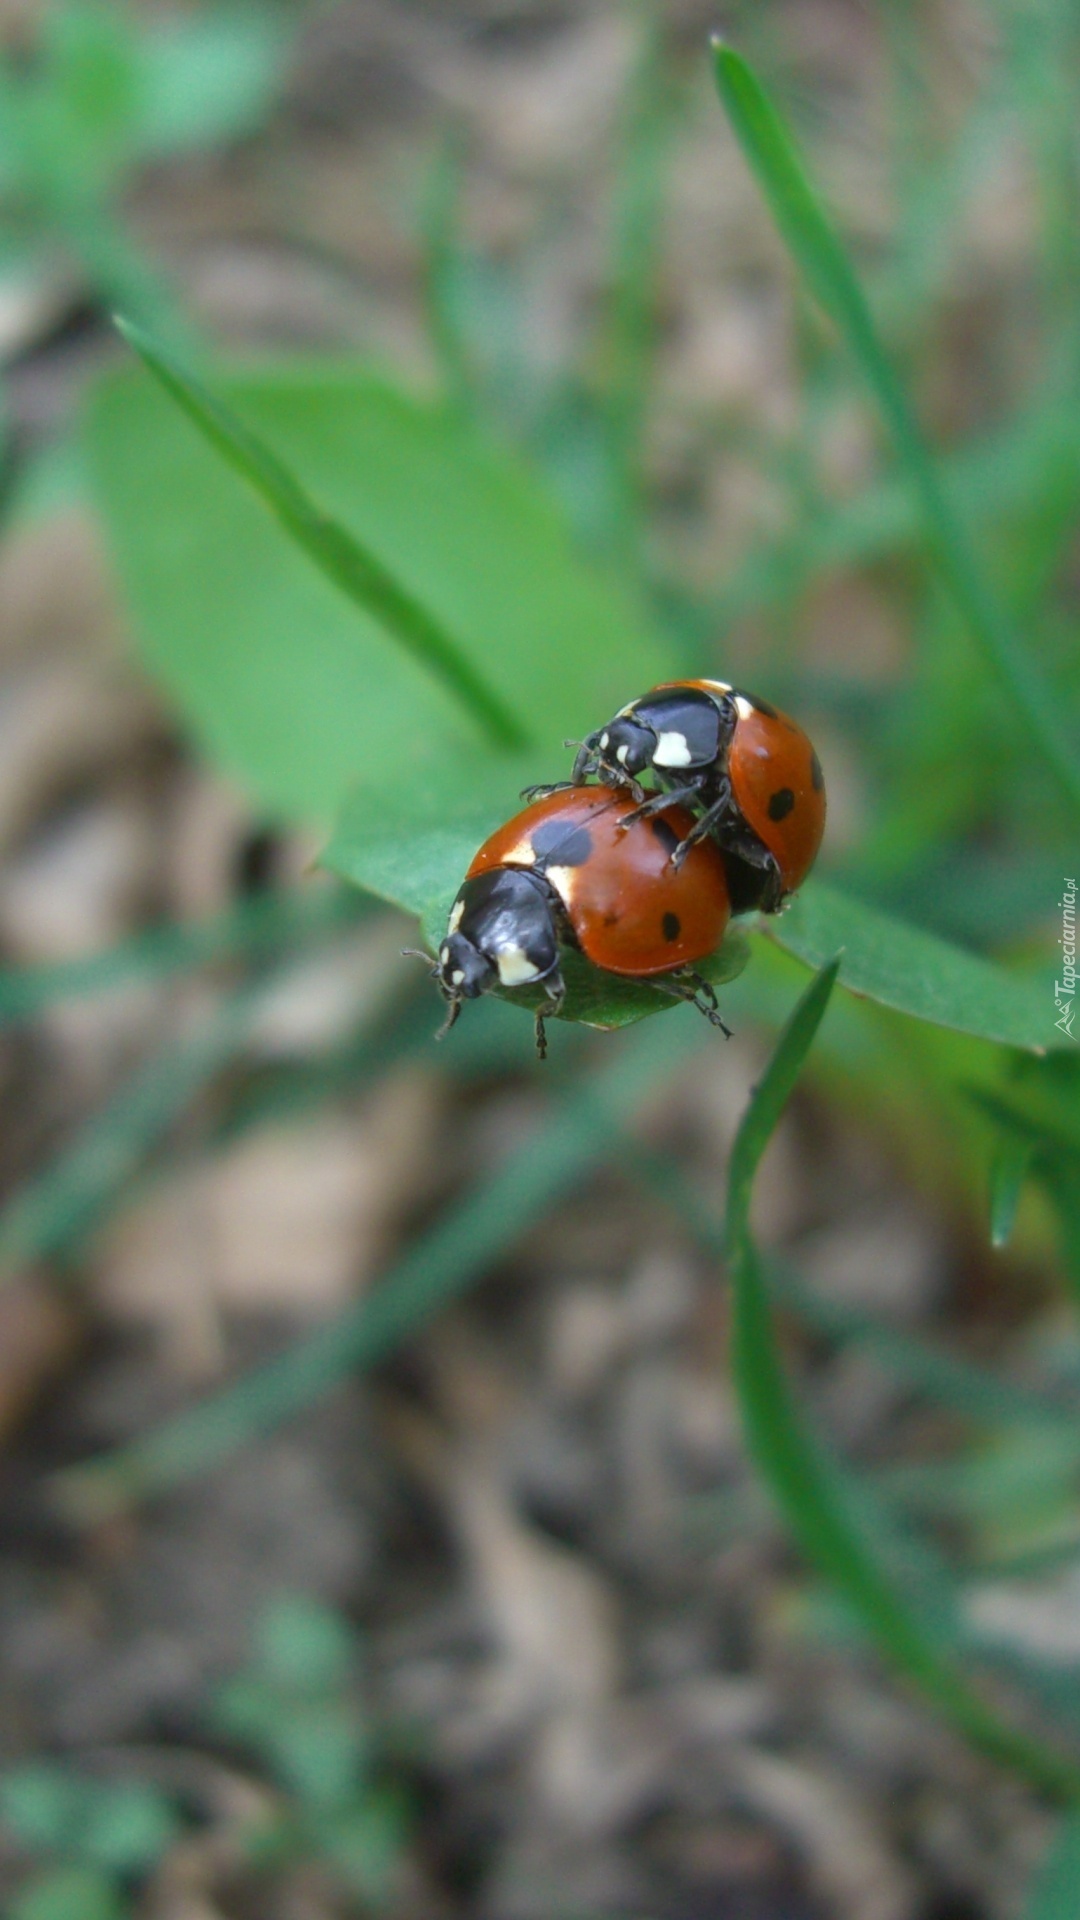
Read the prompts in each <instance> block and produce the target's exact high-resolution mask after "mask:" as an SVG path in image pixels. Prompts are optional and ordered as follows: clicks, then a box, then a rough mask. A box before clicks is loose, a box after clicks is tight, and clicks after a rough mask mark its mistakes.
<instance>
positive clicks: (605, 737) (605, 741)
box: [600, 733, 611, 748]
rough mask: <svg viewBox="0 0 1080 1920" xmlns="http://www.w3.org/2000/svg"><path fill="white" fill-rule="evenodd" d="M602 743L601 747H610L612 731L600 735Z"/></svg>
mask: <svg viewBox="0 0 1080 1920" xmlns="http://www.w3.org/2000/svg"><path fill="white" fill-rule="evenodd" d="M600 745H601V747H605V748H606V747H609V746H610V745H611V735H610V733H602V734H601V735H600Z"/></svg>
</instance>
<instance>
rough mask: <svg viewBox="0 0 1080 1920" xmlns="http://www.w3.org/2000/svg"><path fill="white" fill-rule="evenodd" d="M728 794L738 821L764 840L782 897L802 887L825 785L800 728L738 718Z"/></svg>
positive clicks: (820, 826)
mask: <svg viewBox="0 0 1080 1920" xmlns="http://www.w3.org/2000/svg"><path fill="white" fill-rule="evenodd" d="M728 776H729V778H730V780H731V791H732V793H733V794H734V796H735V800H736V803H737V805H738V807H739V811H740V813H741V814H742V816H743V819H744V820H745V821H746V822H747V824H748V825H749V826H751V827H753V829H754V832H755V833H756V834H757V836H758V838H759V839H761V840H764V842H765V845H766V846H767V847H768V849H769V852H770V853H771V854H772V855H773V857H774V859H775V861H776V864H777V866H778V867H779V869H780V878H781V881H782V882H783V887H784V892H785V893H792V892H793V891H794V889H795V888H796V887H798V886H801V885H802V882H803V881H804V880H805V878H806V876H807V874H808V873H809V871H810V869H811V867H812V866H813V864H814V861H815V860H816V858H817V851H818V848H819V847H820V845H821V836H822V834H823V833H824V831H825V782H824V780H823V779H822V774H821V765H820V762H819V760H818V757H817V754H816V753H815V752H814V749H813V747H812V746H811V744H810V742H809V740H808V739H807V737H806V735H805V733H804V732H803V730H802V728H801V727H797V726H796V725H795V722H794V721H793V720H789V719H788V718H787V715H786V714H783V713H772V714H768V713H760V712H759V711H758V710H757V708H754V710H753V711H752V712H751V713H749V714H748V715H747V716H746V718H745V719H743V718H741V717H740V720H739V724H738V726H737V727H736V729H735V736H734V739H733V740H732V742H731V748H730V751H729V753H728Z"/></svg>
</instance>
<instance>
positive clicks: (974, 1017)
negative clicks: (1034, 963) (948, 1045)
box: [759, 880, 1055, 1053]
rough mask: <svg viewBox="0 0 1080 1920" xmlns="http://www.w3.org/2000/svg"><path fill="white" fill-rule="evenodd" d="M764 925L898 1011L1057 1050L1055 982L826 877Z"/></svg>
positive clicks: (1034, 1048) (803, 955) (812, 963)
mask: <svg viewBox="0 0 1080 1920" xmlns="http://www.w3.org/2000/svg"><path fill="white" fill-rule="evenodd" d="M759 925H760V927H761V930H762V932H763V933H765V934H766V935H767V936H768V938H769V939H770V940H775V942H776V944H777V946H779V947H783V948H784V949H785V951H786V952H787V953H791V954H794V956H795V958H796V959H797V960H803V961H805V963H806V965H807V966H808V967H820V966H822V965H823V964H824V962H825V961H826V960H827V959H828V958H830V957H831V955H833V954H837V953H838V954H839V955H840V982H841V985H842V986H845V987H847V988H848V990H849V992H851V993H857V994H861V995H863V996H864V997H865V998H866V999H868V1000H876V1001H878V1002H879V1003H880V1004H881V1005H882V1006H884V1007H895V1008H896V1010H897V1012H898V1013H910V1014H911V1015H913V1017H914V1018H915V1019H916V1020H929V1021H931V1022H932V1023H933V1024H934V1025H935V1026H939V1027H953V1028H955V1029H956V1031H957V1032H959V1033H972V1034H977V1035H979V1036H980V1037H981V1038H982V1039H984V1040H997V1041H1000V1042H1001V1043H1002V1045H1004V1046H1009V1047H1020V1048H1023V1049H1024V1050H1025V1051H1027V1052H1029V1053H1042V1052H1044V1051H1045V1050H1046V1048H1048V1047H1052V1046H1053V1045H1054V1042H1055V1034H1054V1022H1053V1018H1052V1014H1053V1006H1054V1002H1053V996H1052V994H1051V993H1050V984H1049V979H1048V982H1047V987H1046V989H1045V990H1044V991H1039V990H1038V989H1037V988H1036V987H1034V986H1033V985H1032V984H1031V982H1030V981H1029V980H1027V979H1020V978H1013V977H1012V976H1011V975H1010V974H1008V973H1006V971H1005V969H1004V968H1003V967H999V966H997V965H995V963H994V962H993V961H991V960H984V959H982V958H981V956H980V955H978V954H973V953H965V952H964V950H963V949H962V948H961V947H954V946H951V945H950V944H949V942H948V941H946V940H940V939H938V937H937V935H936V934H932V933H924V932H922V931H921V929H920V928H918V927H911V926H908V925H907V924H906V923H905V922H904V921H903V920H894V919H893V918H892V917H891V916H890V915H889V914H885V913H880V912H879V911H878V910H877V909H876V908H874V907H866V906H863V905H862V904H861V903H860V902H859V901H857V900H852V899H849V898H848V897H847V895H846V894H843V893H840V892H838V891H837V890H836V889H835V888H833V887H830V886H826V885H825V884H824V883H823V882H822V881H820V880H810V881H808V882H807V884H806V886H805V887H804V888H803V889H802V891H801V893H799V894H798V895H797V896H796V898H795V899H794V900H793V902H792V903H791V905H790V907H788V908H787V910H786V911H785V912H784V913H782V914H778V915H777V916H776V918H775V919H772V920H763V921H761V922H760V923H759Z"/></svg>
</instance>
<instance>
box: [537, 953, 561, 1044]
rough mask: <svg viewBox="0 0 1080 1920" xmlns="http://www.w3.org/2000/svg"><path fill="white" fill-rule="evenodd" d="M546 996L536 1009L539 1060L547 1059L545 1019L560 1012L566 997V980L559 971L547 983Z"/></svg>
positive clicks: (556, 1015)
mask: <svg viewBox="0 0 1080 1920" xmlns="http://www.w3.org/2000/svg"><path fill="white" fill-rule="evenodd" d="M547 989H548V997H547V1001H546V1003H545V1005H544V1006H542V1007H537V1009H536V1016H535V1017H536V1053H537V1058H538V1059H540V1060H546V1059H547V1031H546V1028H545V1026H544V1022H545V1020H556V1019H558V1016H559V1014H560V1013H561V1012H562V1007H563V1001H564V1000H565V999H566V982H565V980H564V979H563V977H562V974H561V973H557V974H556V975H555V977H554V979H552V980H549V981H548V983H547Z"/></svg>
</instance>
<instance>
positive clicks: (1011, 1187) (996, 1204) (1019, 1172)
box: [990, 1140, 1035, 1247]
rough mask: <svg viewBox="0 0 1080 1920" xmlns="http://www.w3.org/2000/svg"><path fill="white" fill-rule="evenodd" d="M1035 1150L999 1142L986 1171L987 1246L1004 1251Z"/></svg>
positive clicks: (1018, 1142) (1023, 1143) (1027, 1143)
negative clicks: (988, 1182)
mask: <svg viewBox="0 0 1080 1920" xmlns="http://www.w3.org/2000/svg"><path fill="white" fill-rule="evenodd" d="M1034 1152H1035V1149H1034V1146H1033V1145H1032V1143H1031V1142H1030V1141H1027V1140H1003V1141H1002V1142H1001V1144H1000V1146H999V1147H998V1150H997V1153H996V1154H995V1156H994V1162H993V1165H992V1166H991V1169H990V1245H991V1246H992V1247H1006V1246H1008V1244H1009V1241H1010V1240H1011V1239H1012V1230H1013V1228H1014V1226H1015V1225H1016V1212H1017V1208H1018V1207H1019V1205H1020V1195H1021V1193H1022V1192H1023V1187H1024V1180H1025V1179H1026V1177H1027V1173H1028V1169H1029V1168H1030V1166H1031V1162H1032V1158H1033V1155H1034Z"/></svg>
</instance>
